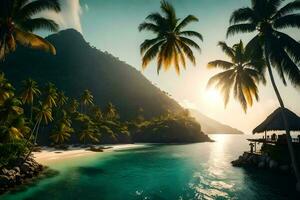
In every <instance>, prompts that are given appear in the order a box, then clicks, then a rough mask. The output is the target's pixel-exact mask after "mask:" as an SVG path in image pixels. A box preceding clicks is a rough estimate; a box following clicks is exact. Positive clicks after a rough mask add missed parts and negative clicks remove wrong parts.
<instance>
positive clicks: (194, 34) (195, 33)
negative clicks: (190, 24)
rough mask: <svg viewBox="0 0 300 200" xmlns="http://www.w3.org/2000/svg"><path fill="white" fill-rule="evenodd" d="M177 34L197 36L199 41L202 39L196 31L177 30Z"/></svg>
mask: <svg viewBox="0 0 300 200" xmlns="http://www.w3.org/2000/svg"><path fill="white" fill-rule="evenodd" d="M179 35H185V36H192V37H197V38H199V39H200V40H201V41H203V37H202V35H201V34H200V33H198V32H196V31H182V32H179Z"/></svg>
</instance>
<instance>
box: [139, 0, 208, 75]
mask: <svg viewBox="0 0 300 200" xmlns="http://www.w3.org/2000/svg"><path fill="white" fill-rule="evenodd" d="M161 10H162V14H160V13H152V14H150V15H148V16H147V17H146V21H145V22H143V23H141V24H140V25H139V31H143V30H146V31H151V32H152V33H154V34H155V35H156V37H155V38H153V39H147V40H145V41H144V42H143V43H142V44H141V46H140V51H141V54H142V56H143V59H142V66H143V68H146V67H147V65H148V64H149V62H150V61H151V60H152V59H154V58H155V57H156V58H157V73H159V71H160V70H161V67H162V66H163V68H164V69H165V70H167V69H169V67H170V65H172V64H173V65H174V67H175V70H176V72H177V73H178V74H179V73H180V63H181V65H182V66H183V68H185V67H186V61H185V59H186V58H185V57H187V58H188V59H189V60H190V61H191V62H192V63H193V64H194V65H195V64H196V60H195V57H194V54H193V51H192V50H191V48H195V49H197V50H199V51H200V50H201V49H200V47H199V45H198V44H197V43H196V42H194V41H193V40H192V39H190V38H189V37H196V38H199V39H200V40H203V38H202V35H201V34H200V33H198V32H196V31H191V30H183V29H184V28H185V27H186V26H187V25H188V24H190V23H191V22H197V21H198V19H197V18H196V17H195V16H193V15H188V16H186V17H185V18H184V19H183V20H180V19H179V18H177V16H176V12H175V10H174V8H173V6H172V5H171V4H170V3H168V2H166V1H164V0H163V1H161Z"/></svg>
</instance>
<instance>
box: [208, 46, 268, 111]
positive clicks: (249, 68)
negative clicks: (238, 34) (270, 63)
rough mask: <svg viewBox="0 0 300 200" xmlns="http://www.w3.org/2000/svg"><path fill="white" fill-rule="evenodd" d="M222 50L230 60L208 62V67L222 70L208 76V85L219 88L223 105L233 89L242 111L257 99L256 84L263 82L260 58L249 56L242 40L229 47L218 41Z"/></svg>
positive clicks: (247, 48)
mask: <svg viewBox="0 0 300 200" xmlns="http://www.w3.org/2000/svg"><path fill="white" fill-rule="evenodd" d="M219 46H220V48H221V49H222V51H223V52H224V53H225V54H226V55H227V56H228V57H229V58H230V61H225V60H214V61H211V62H209V63H208V67H209V68H221V69H223V70H224V71H223V72H221V73H218V74H216V75H214V76H213V77H211V78H210V80H209V81H208V86H211V85H215V86H216V87H217V88H218V89H220V90H221V92H222V94H223V97H224V104H225V107H226V105H227V104H228V101H229V98H230V94H231V92H232V90H233V95H234V98H235V99H237V100H238V101H239V102H240V104H241V106H242V108H243V109H244V111H245V112H246V111H247V107H248V106H252V104H253V101H254V99H256V100H257V101H258V87H257V86H258V84H259V82H263V83H265V78H264V73H263V69H264V68H263V66H264V60H263V59H262V58H257V59H254V58H252V57H251V56H250V50H249V46H246V47H244V44H243V42H242V41H240V42H239V43H238V44H235V45H233V47H229V46H228V45H227V44H226V43H225V42H219Z"/></svg>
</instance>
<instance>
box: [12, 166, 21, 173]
mask: <svg viewBox="0 0 300 200" xmlns="http://www.w3.org/2000/svg"><path fill="white" fill-rule="evenodd" d="M13 170H15V172H17V173H20V172H21V170H20V167H14V168H13Z"/></svg>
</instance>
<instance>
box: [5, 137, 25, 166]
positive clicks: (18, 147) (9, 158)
mask: <svg viewBox="0 0 300 200" xmlns="http://www.w3.org/2000/svg"><path fill="white" fill-rule="evenodd" d="M26 152H27V148H26V147H25V144H24V143H23V142H18V143H6V144H2V143H0V167H2V166H5V165H9V164H11V163H12V162H14V161H15V160H16V159H18V158H20V157H21V156H23V155H25V154H26Z"/></svg>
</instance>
